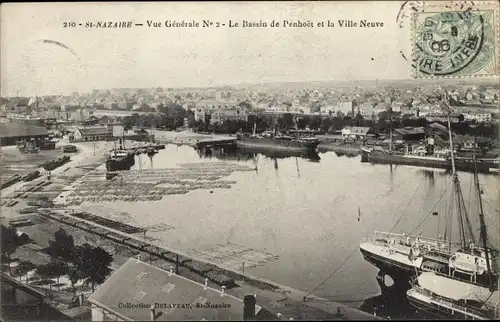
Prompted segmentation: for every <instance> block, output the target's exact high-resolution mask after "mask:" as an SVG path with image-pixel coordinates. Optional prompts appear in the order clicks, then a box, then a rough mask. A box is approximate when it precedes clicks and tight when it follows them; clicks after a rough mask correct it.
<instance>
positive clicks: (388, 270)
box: [360, 248, 421, 289]
mask: <svg viewBox="0 0 500 322" xmlns="http://www.w3.org/2000/svg"><path fill="white" fill-rule="evenodd" d="M360 251H361V254H362V255H363V257H364V259H365V260H366V261H367V262H369V263H371V264H372V265H373V266H375V267H377V268H378V269H380V272H381V273H383V274H386V275H389V276H390V277H391V278H392V280H393V281H394V285H395V286H396V287H398V288H405V289H408V288H409V287H410V284H409V283H410V280H411V279H412V278H413V277H415V276H416V275H417V274H419V273H420V272H421V270H420V269H417V268H416V267H415V266H412V265H407V264H405V263H401V262H400V261H396V260H393V259H390V258H386V257H383V256H380V255H378V254H375V253H373V252H370V251H368V250H366V249H363V248H360Z"/></svg>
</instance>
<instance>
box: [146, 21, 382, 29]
mask: <svg viewBox="0 0 500 322" xmlns="http://www.w3.org/2000/svg"><path fill="white" fill-rule="evenodd" d="M146 26H148V27H167V28H200V27H201V28H210V27H215V28H220V27H229V28H266V27H273V28H275V27H285V28H312V27H319V28H325V27H326V28H328V27H329V28H332V27H339V28H358V27H359V28H380V27H384V23H383V22H380V21H368V20H359V21H355V20H337V21H332V20H327V21H316V22H313V21H311V20H304V21H300V20H282V21H277V20H272V21H264V20H259V21H249V20H241V21H234V20H228V21H227V22H220V21H212V20H201V21H196V20H191V21H186V20H166V21H165V22H164V23H162V22H160V21H152V20H147V21H146Z"/></svg>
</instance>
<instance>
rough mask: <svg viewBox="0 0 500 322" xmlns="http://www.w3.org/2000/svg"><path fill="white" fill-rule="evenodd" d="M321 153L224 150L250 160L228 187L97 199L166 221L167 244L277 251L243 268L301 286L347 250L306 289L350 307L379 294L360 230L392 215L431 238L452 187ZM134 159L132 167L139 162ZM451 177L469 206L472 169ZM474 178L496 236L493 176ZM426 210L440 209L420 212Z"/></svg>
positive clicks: (427, 175) (431, 174)
mask: <svg viewBox="0 0 500 322" xmlns="http://www.w3.org/2000/svg"><path fill="white" fill-rule="evenodd" d="M320 158H321V160H319V161H317V160H316V161H315V162H313V161H310V160H307V159H304V158H296V157H291V158H283V159H273V158H269V157H265V156H263V155H259V156H258V157H256V158H251V157H250V158H249V159H247V158H245V157H241V156H240V160H239V161H238V160H237V159H238V158H237V157H234V156H232V157H228V158H226V161H225V162H237V163H240V164H247V165H248V166H251V167H255V166H256V167H257V171H249V172H235V173H233V174H231V175H230V176H229V177H227V178H224V179H225V180H234V181H236V182H237V183H236V184H234V185H233V187H232V188H231V189H216V190H214V191H213V193H210V192H209V191H208V190H196V191H191V192H189V193H187V194H185V195H169V196H166V197H164V198H163V199H162V200H161V201H157V202H137V203H124V202H114V203H109V204H105V206H106V207H108V208H113V209H116V210H120V211H125V212H128V213H130V214H131V215H132V217H133V218H132V219H130V221H131V222H132V223H134V224H136V225H140V226H149V227H151V226H154V225H159V224H168V225H170V226H173V227H175V229H173V230H168V231H163V232H150V233H149V232H148V235H149V234H150V235H151V236H153V237H155V238H159V239H160V240H161V241H162V242H163V243H164V244H165V245H166V246H169V247H172V248H173V249H178V250H181V251H185V252H188V251H190V250H192V249H197V248H200V247H202V246H208V245H215V244H225V243H226V242H231V243H235V244H239V245H244V246H246V247H251V248H254V249H257V250H261V251H265V252H268V253H272V254H274V255H278V256H279V259H278V260H277V261H275V262H272V263H268V264H266V265H265V266H261V267H256V268H252V269H249V272H250V273H251V274H252V275H255V276H260V277H263V278H266V279H269V280H273V281H276V282H278V283H281V284H284V285H289V286H291V287H294V288H297V289H300V290H303V291H311V290H312V289H314V288H315V287H316V286H317V285H318V284H320V283H321V282H323V280H324V279H325V278H326V277H328V276H329V275H330V274H331V273H332V272H333V271H334V270H335V269H337V268H338V267H339V266H340V265H341V263H342V262H343V261H344V260H345V259H346V258H347V257H348V256H349V255H350V254H351V253H352V252H353V251H354V254H353V255H352V257H351V258H350V259H349V260H348V261H347V262H346V263H345V264H344V265H343V266H342V268H341V269H340V270H339V271H338V272H337V273H336V274H335V275H334V276H333V277H332V278H330V279H329V280H328V281H327V282H326V283H325V284H323V286H322V287H321V288H319V289H318V290H316V291H315V294H316V295H318V296H323V297H326V298H330V299H333V300H339V301H346V302H349V303H351V304H350V305H354V306H359V305H361V303H362V301H363V300H364V299H367V298H370V297H373V296H375V295H377V294H379V293H380V288H379V286H378V284H377V282H376V279H375V276H376V274H377V272H378V269H376V268H374V267H373V266H372V265H371V264H369V263H367V262H365V261H364V260H363V258H362V256H361V254H360V253H359V250H355V249H356V248H357V246H358V244H359V243H360V241H361V240H362V238H363V237H364V236H366V235H369V234H371V233H372V232H373V231H374V230H381V231H389V230H391V229H392V228H393V227H394V225H395V224H396V222H397V221H398V219H400V218H401V220H400V222H399V223H398V224H397V227H396V228H395V229H394V231H395V232H403V231H404V230H406V231H407V232H411V231H413V230H414V231H415V233H416V232H418V230H421V231H422V232H423V235H424V236H432V237H436V236H437V233H438V227H439V228H442V227H443V222H444V218H443V216H444V213H445V209H447V207H449V201H448V202H445V200H446V199H447V198H446V196H443V194H444V192H445V189H446V187H447V186H448V191H450V190H451V189H450V188H451V186H450V185H449V182H450V180H451V176H450V175H449V174H447V173H446V172H443V171H441V170H435V169H422V168H416V167H404V166H392V167H391V166H388V165H372V164H367V163H361V162H360V157H347V156H338V155H336V154H335V153H333V152H328V153H324V154H320ZM140 161H141V162H142V168H143V169H145V168H151V167H154V168H167V167H176V165H177V164H178V163H185V162H212V161H213V162H221V158H218V157H216V156H213V155H212V157H211V158H210V157H206V156H204V155H200V153H199V152H197V151H196V150H194V149H192V148H190V147H186V146H180V147H178V146H175V145H167V147H166V149H165V150H160V153H159V154H157V155H156V156H155V157H154V158H153V163H152V164H151V163H150V160H149V159H148V158H146V157H142V158H141V160H140ZM135 168H139V165H138V162H136V165H135ZM459 177H460V179H461V182H462V190H463V194H464V197H465V200H466V204H467V205H468V206H469V199H470V198H469V195H470V191H471V188H473V187H472V185H471V179H472V175H471V174H469V173H459ZM479 178H480V181H481V185H482V188H483V191H484V194H483V200H484V201H485V204H484V207H485V216H486V221H487V223H488V225H489V227H490V228H489V229H490V239H491V240H492V241H493V243H495V244H496V245H498V244H499V241H498V236H499V233H498V227H499V220H498V217H499V216H498V212H496V211H495V205H498V204H499V202H498V199H497V198H498V195H499V188H498V184H497V180H498V177H497V176H494V175H480V176H479ZM440 198H441V202H440V203H438V200H439V199H440ZM436 203H438V205H437V206H436V207H434V206H435V205H436ZM100 205H102V204H100ZM475 205H476V203H475V202H471V203H470V207H471V208H474V209H473V210H474V212H471V215H470V217H471V220H472V222H473V224H475V225H476V226H475V229H477V228H478V225H477V222H478V220H477V212H476V211H475ZM358 210H359V212H360V213H361V216H360V220H359V221H358ZM433 211H437V212H438V213H440V214H443V216H442V215H438V216H432V215H430V216H429V213H430V212H433ZM426 217H427V220H424V218H426ZM419 225H420V226H419ZM417 226H419V227H418V229H417V230H415V228H416V227H417ZM455 226H456V224H455ZM476 231H477V230H476ZM477 232H478V231H477ZM349 303H348V304H349Z"/></svg>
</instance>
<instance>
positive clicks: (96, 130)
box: [78, 126, 110, 136]
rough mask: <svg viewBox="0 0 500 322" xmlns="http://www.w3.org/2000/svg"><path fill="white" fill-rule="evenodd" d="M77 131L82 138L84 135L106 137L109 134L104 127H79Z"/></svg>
mask: <svg viewBox="0 0 500 322" xmlns="http://www.w3.org/2000/svg"><path fill="white" fill-rule="evenodd" d="M78 130H79V131H80V133H81V134H82V135H83V136H86V135H107V134H109V133H110V131H109V130H108V128H106V127H102V126H99V127H79V128H78Z"/></svg>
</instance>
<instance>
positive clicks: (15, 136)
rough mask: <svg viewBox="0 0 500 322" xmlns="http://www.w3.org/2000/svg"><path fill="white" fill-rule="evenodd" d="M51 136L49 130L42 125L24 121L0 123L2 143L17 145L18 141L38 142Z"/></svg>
mask: <svg viewBox="0 0 500 322" xmlns="http://www.w3.org/2000/svg"><path fill="white" fill-rule="evenodd" d="M48 137H49V131H48V130H47V129H46V128H45V127H42V126H33V125H28V124H22V123H0V139H1V145H2V146H4V145H15V144H16V143H17V142H18V141H23V140H29V141H31V140H33V141H35V142H36V143H38V142H41V141H43V140H45V139H47V138H48Z"/></svg>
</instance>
